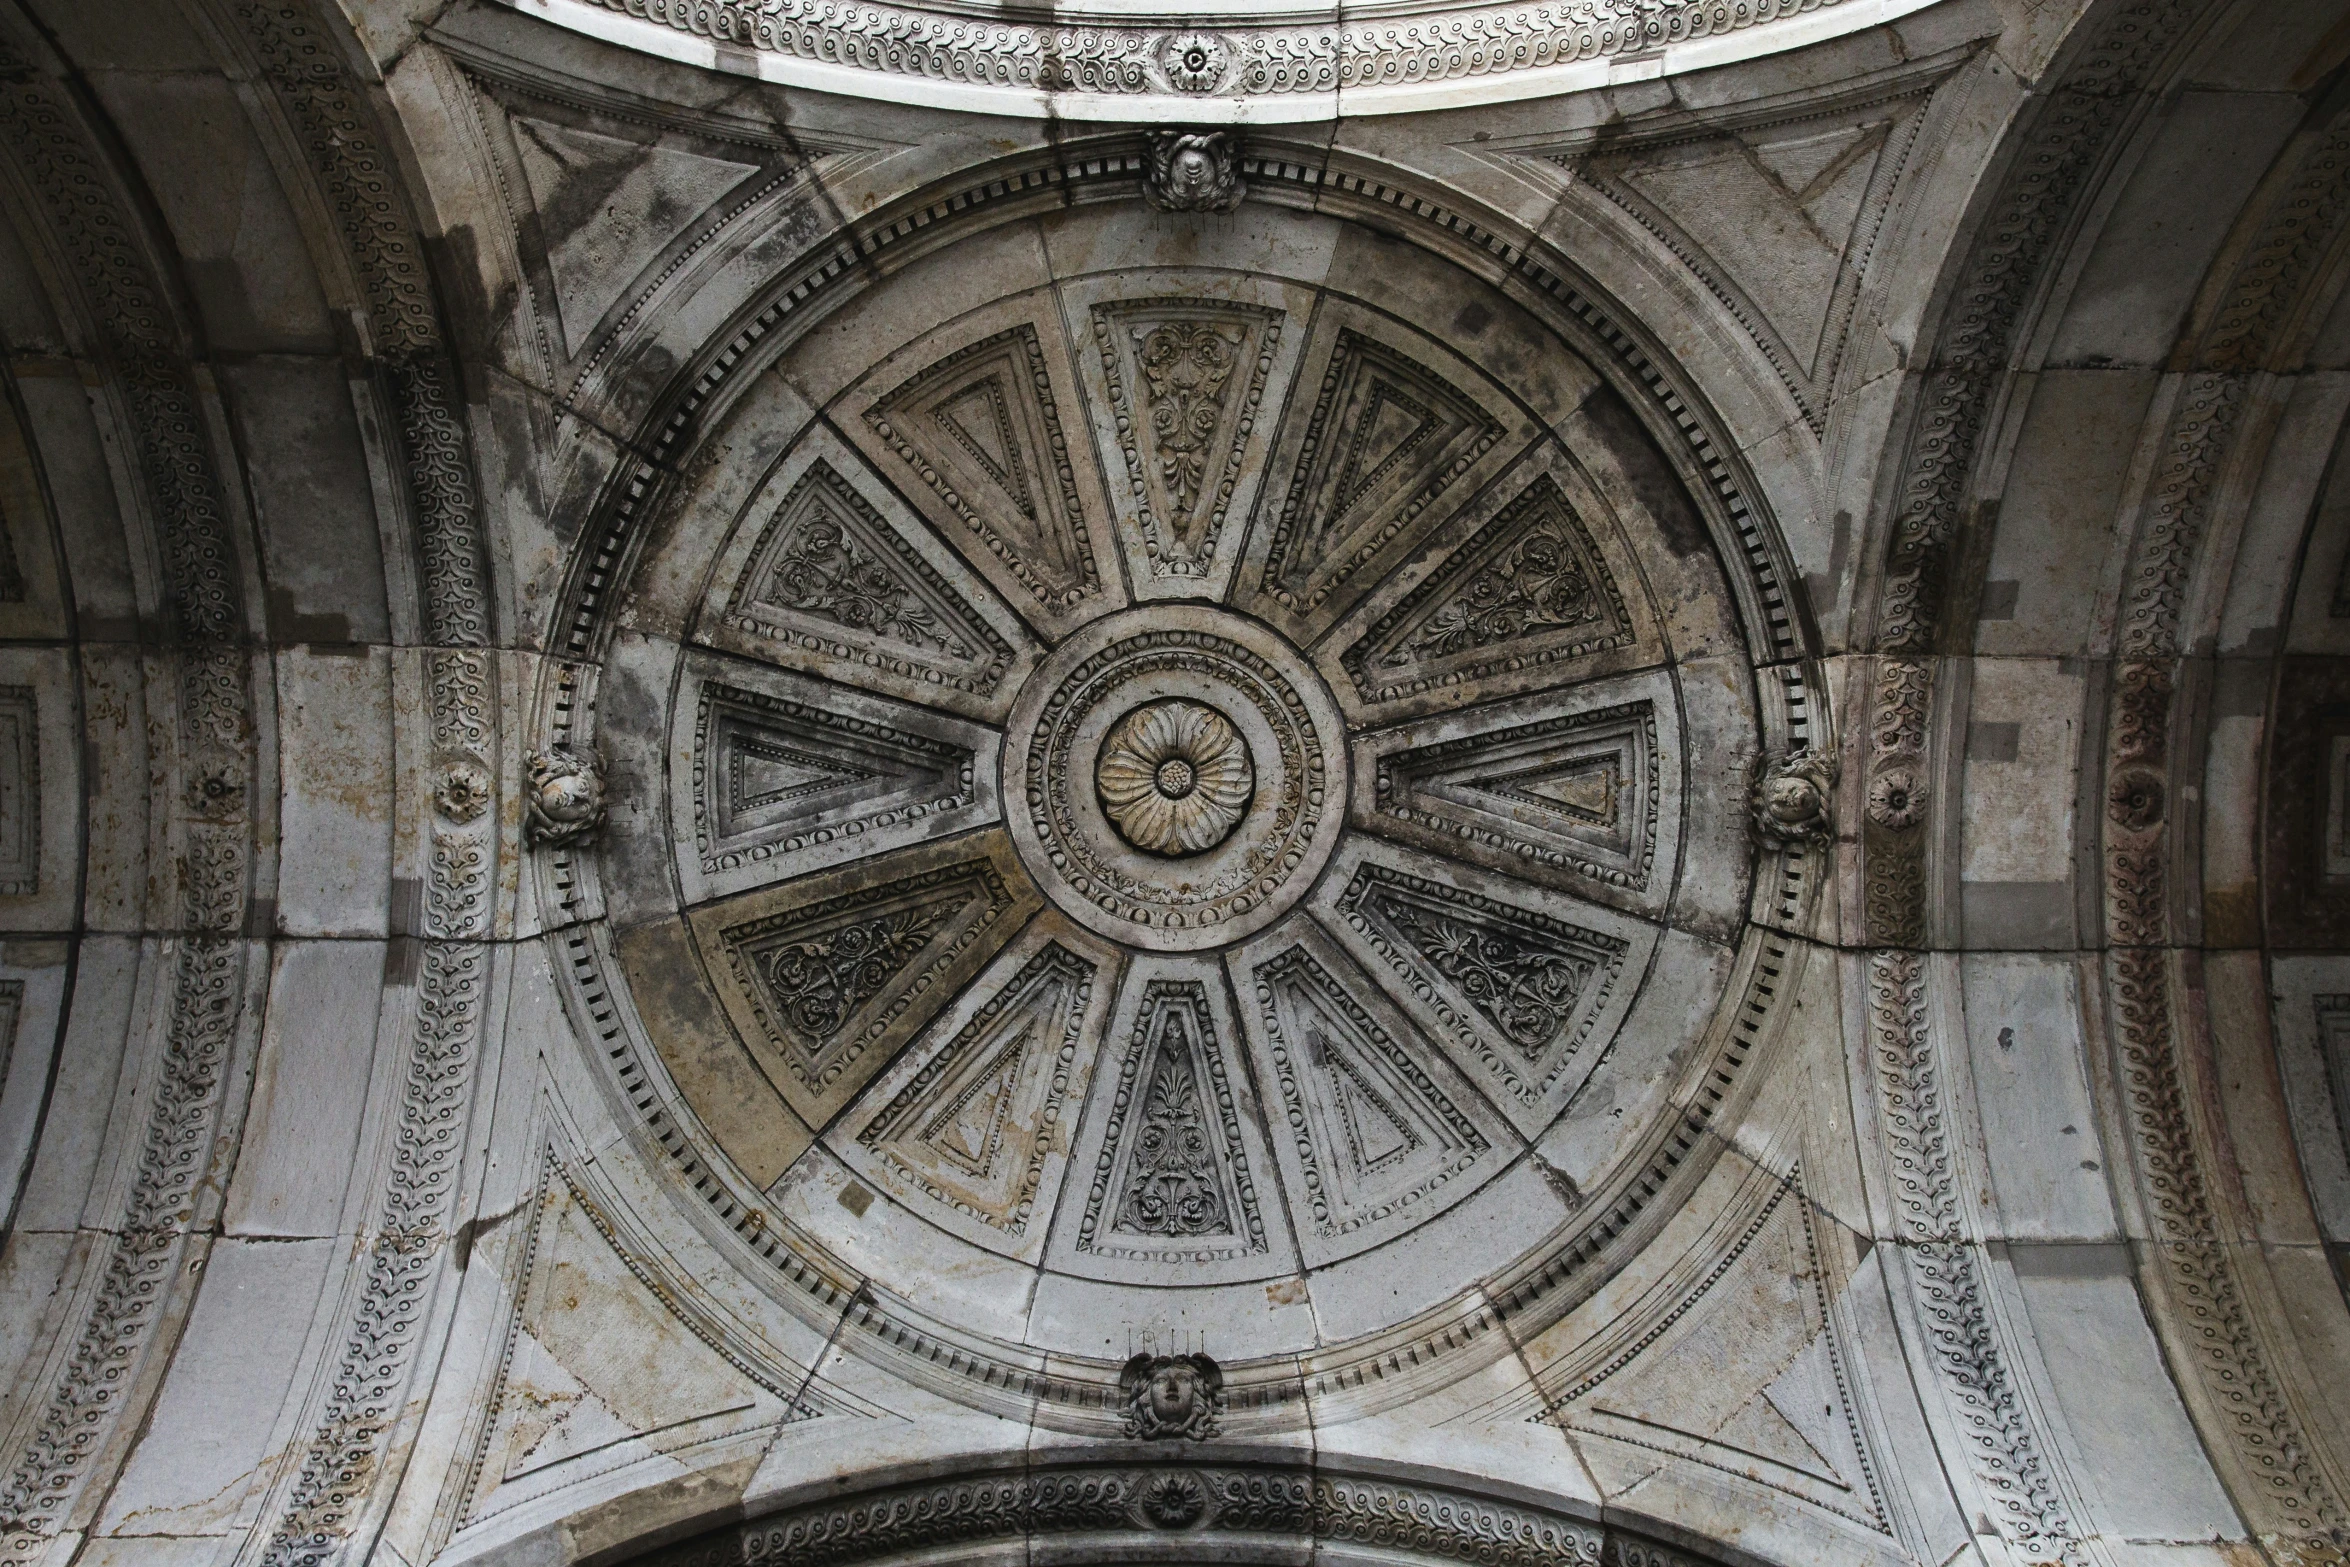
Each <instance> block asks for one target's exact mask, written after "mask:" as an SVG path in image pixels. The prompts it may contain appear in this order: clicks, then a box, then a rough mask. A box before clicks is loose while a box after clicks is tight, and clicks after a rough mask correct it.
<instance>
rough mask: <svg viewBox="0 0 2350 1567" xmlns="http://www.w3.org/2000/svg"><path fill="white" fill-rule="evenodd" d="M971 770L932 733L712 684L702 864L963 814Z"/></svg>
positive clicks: (702, 765) (704, 721)
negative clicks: (811, 837) (803, 839)
mask: <svg viewBox="0 0 2350 1567" xmlns="http://www.w3.org/2000/svg"><path fill="white" fill-rule="evenodd" d="M973 768H974V757H973V754H972V751H971V748H970V747H968V746H962V745H956V744H953V743H952V742H950V741H947V740H942V739H940V738H938V737H937V736H935V735H931V734H925V733H922V732H920V731H917V730H913V729H906V728H900V727H897V726H895V725H891V724H885V723H880V722H877V721H875V720H873V719H870V718H864V717H860V716H857V715H855V714H852V713H849V712H847V711H845V710H843V709H842V708H841V707H829V708H828V707H824V706H819V705H817V704H815V703H811V702H799V701H793V700H791V699H789V698H787V697H782V696H774V695H769V694H768V693H765V692H760V691H749V690H744V689H741V688H739V687H735V686H729V685H723V684H720V683H719V682H717V681H714V680H713V681H708V682H706V683H704V685H703V687H702V695H701V704H700V715H699V720H698V722H697V724H696V726H695V737H694V761H693V790H694V835H695V840H696V848H697V850H698V851H699V853H700V856H701V867H702V869H703V870H704V871H717V870H722V869H726V868H728V867H730V866H732V865H735V864H737V863H740V861H741V860H742V858H743V856H744V855H745V853H746V852H753V851H755V850H756V849H759V848H767V847H771V846H773V845H774V844H775V842H776V841H777V840H781V841H783V842H786V843H788V842H791V841H793V840H795V839H796V838H798V837H799V836H802V835H805V834H809V833H815V832H823V833H828V834H833V835H839V836H849V835H854V834H857V833H861V832H866V831H869V830H871V829H873V828H875V827H878V826H881V825H884V824H887V823H893V822H896V821H898V820H900V819H901V818H904V817H906V816H907V815H909V814H910V813H912V814H921V815H934V814H937V813H940V812H944V811H950V810H954V809H957V808H959V807H963V806H968V805H969V804H971V803H972V801H973V800H974V799H975V798H976V790H977V785H976V780H975V779H974V777H973Z"/></svg>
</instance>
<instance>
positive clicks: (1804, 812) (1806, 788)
mask: <svg viewBox="0 0 2350 1567" xmlns="http://www.w3.org/2000/svg"><path fill="white" fill-rule="evenodd" d="M1835 787H1836V758H1835V756H1834V755H1833V754H1831V753H1829V752H1826V751H1793V752H1790V753H1788V754H1787V755H1784V756H1782V757H1780V758H1779V759H1778V760H1777V761H1775V762H1768V763H1765V764H1764V765H1763V766H1762V767H1761V768H1760V769H1759V770H1758V771H1757V773H1756V775H1755V780H1754V795H1753V799H1752V802H1751V805H1752V810H1753V816H1754V830H1755V834H1756V836H1758V837H1760V838H1761V839H1763V840H1764V841H1765V842H1766V843H1783V844H1791V845H1799V844H1807V843H1824V842H1826V841H1827V840H1829V839H1831V838H1834V837H1835V836H1836V818H1835V812H1834V803H1835V796H1834V790H1835Z"/></svg>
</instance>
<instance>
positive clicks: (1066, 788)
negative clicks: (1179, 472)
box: [1004, 604, 1346, 951]
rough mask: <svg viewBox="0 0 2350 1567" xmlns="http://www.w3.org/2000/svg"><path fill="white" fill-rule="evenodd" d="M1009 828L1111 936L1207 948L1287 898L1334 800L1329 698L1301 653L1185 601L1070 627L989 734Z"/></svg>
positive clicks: (1277, 912)
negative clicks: (998, 747)
mask: <svg viewBox="0 0 2350 1567" xmlns="http://www.w3.org/2000/svg"><path fill="white" fill-rule="evenodd" d="M1004 784H1005V792H1006V795H1007V797H1008V798H1009V799H1010V800H1013V801H1017V802H1019V804H1018V805H1016V806H1015V807H1014V808H1013V809H1012V810H1011V811H1010V812H1009V813H1008V815H1009V817H1010V821H1009V824H1008V825H1009V826H1010V829H1011V833H1012V841H1013V843H1014V844H1016V845H1017V846H1018V848H1019V851H1020V854H1021V857H1022V859H1023V860H1025V861H1026V862H1027V864H1028V868H1029V870H1030V872H1031V873H1032V874H1034V875H1035V877H1036V879H1037V882H1038V884H1039V885H1040V886H1042V887H1043V888H1044V890H1045V893H1046V895H1047V896H1049V897H1050V898H1052V900H1053V901H1054V902H1055V903H1056V904H1058V905H1060V907H1061V908H1062V909H1063V910H1065V911H1066V912H1067V913H1068V914H1070V915H1071V916H1072V917H1073V918H1075V919H1077V920H1079V921H1081V922H1082V923H1084V924H1085V925H1087V926H1089V927H1091V928H1092V929H1094V930H1096V931H1098V932H1100V933H1101V934H1103V935H1106V936H1110V937H1113V938H1114V939H1116V940H1119V941H1123V942H1127V943H1129V944H1132V945H1135V946H1139V947H1148V948H1156V949H1159V950H1162V951H1196V950H1198V949H1201V948H1205V947H1216V946H1222V945H1224V944H1225V943H1227V942H1231V941H1237V940H1239V939H1240V938H1241V937H1243V936H1247V935H1250V934H1252V933H1254V932H1256V931H1258V930H1262V929H1263V928H1264V927H1265V926H1266V925H1268V924H1270V923H1271V922H1272V921H1273V920H1275V919H1277V918H1279V917H1280V916H1281V915H1282V914H1283V913H1284V912H1286V911H1287V910H1288V909H1289V908H1290V907H1291V906H1292V905H1294V904H1295V903H1296V902H1297V900H1298V899H1299V898H1300V897H1302V896H1304V894H1305V892H1306V890H1307V889H1308V888H1309V887H1311V886H1312V885H1313V882H1314V878H1315V877H1316V876H1317V875H1319V874H1320V872H1321V869H1322V866H1323V865H1324V864H1325V863H1326V862H1327V861H1328V860H1329V858H1330V853H1331V851H1332V849H1334V848H1335V847H1336V845H1337V842H1338V837H1339V831H1340V829H1341V827H1343V826H1344V824H1345V816H1346V740H1345V730H1344V728H1343V727H1342V725H1341V723H1340V720H1339V715H1338V708H1337V704H1336V703H1335V702H1333V701H1332V700H1331V697H1330V694H1329V692H1328V691H1327V690H1326V689H1325V688H1324V686H1323V684H1322V681H1321V679H1320V677H1319V676H1317V675H1316V674H1315V673H1314V671H1313V669H1312V667H1311V666H1310V665H1308V664H1307V662H1306V660H1305V658H1304V656H1303V655H1302V654H1300V653H1299V652H1298V651H1297V649H1296V648H1295V647H1293V646H1291V645H1290V644H1289V643H1288V642H1287V641H1285V640H1283V639H1282V638H1281V637H1279V636H1277V635H1275V634H1274V633H1272V632H1270V631H1268V630H1266V629H1265V627H1264V626H1262V625H1260V624H1258V623H1257V622H1255V621H1251V620H1247V619H1244V618H1242V617H1241V616H1238V615H1234V614H1231V613H1229V612H1227V611H1224V610H1218V609H1210V608H1208V607H1206V606H1204V605H1198V604H1168V605H1159V606H1152V607H1148V608H1143V609H1133V610H1127V611H1125V612H1124V613H1122V614H1117V615H1111V616H1108V617H1106V618H1104V619H1102V620H1099V621H1096V622H1094V623H1093V624H1092V625H1090V626H1088V627H1086V628H1085V629H1084V630H1082V631H1080V632H1078V633H1077V634H1076V635H1074V636H1072V637H1071V638H1069V639H1068V640H1067V641H1066V642H1064V643H1062V644H1061V645H1060V646H1059V647H1058V648H1056V649H1054V650H1053V653H1052V655H1051V656H1050V657H1049V658H1048V659H1047V660H1046V661H1045V663H1044V665H1043V667H1042V668H1040V669H1038V670H1037V672H1036V673H1035V675H1034V676H1032V677H1031V678H1030V679H1029V681H1028V683H1027V685H1026V686H1024V687H1023V688H1022V690H1021V694H1020V698H1019V701H1018V702H1017V703H1016V704H1015V705H1014V707H1013V709H1012V717H1011V722H1010V723H1009V725H1008V726H1007V734H1006V736H1005V746H1004Z"/></svg>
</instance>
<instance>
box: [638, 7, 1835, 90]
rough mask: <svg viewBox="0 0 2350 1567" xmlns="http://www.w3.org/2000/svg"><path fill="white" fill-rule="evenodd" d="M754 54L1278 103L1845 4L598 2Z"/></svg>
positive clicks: (1640, 46) (1731, 27) (904, 74)
mask: <svg viewBox="0 0 2350 1567" xmlns="http://www.w3.org/2000/svg"><path fill="white" fill-rule="evenodd" d="M594 3H596V4H599V5H601V6H603V7H604V8H605V9H607V10H611V11H613V12H616V13H619V14H622V15H626V16H633V17H640V18H643V19H644V20H646V21H650V22H653V23H655V24H656V25H661V26H666V27H670V28H674V29H677V30H678V31H681V32H686V33H691V34H695V35H697V36H700V37H705V38H709V39H712V40H714V41H717V42H721V43H725V44H731V45H734V46H736V47H740V48H747V49H755V50H759V51H762V52H768V53H774V54H777V55H781V56H785V57H787V58H792V59H801V60H808V61H821V62H824V63H826V64H837V65H840V66H844V67H846V68H849V69H851V70H861V71H869V72H873V73H875V74H876V75H885V76H891V77H901V78H904V79H905V80H907V81H908V82H909V83H922V82H940V83H947V82H953V83H963V82H973V83H981V84H987V85H1000V86H1003V87H1007V88H1013V89H1019V90H1024V91H1032V92H1078V93H1099V94H1108V95H1113V96H1117V97H1135V96H1142V95H1153V94H1180V95H1185V96H1203V95H1209V94H1215V95H1221V96H1227V97H1240V98H1280V97H1285V96H1290V95H1295V94H1304V93H1328V92H1336V91H1340V90H1343V89H1350V88H1351V89H1358V90H1359V89H1363V88H1375V87H1381V86H1387V85H1392V84H1400V83H1435V82H1457V81H1462V80H1469V79H1474V78H1478V77H1486V76H1498V75H1502V74H1504V73H1508V72H1514V71H1526V70H1541V69H1544V68H1548V67H1553V66H1560V65H1569V64H1572V63H1574V62H1576V61H1579V60H1601V59H1606V58H1608V57H1610V56H1614V55H1618V54H1635V53H1643V52H1646V51H1650V50H1658V49H1663V48H1666V47H1668V46H1670V45H1673V44H1678V43H1683V42H1687V41H1690V40H1694V39H1700V38H1720V37H1724V36H1726V35H1729V34H1732V33H1737V32H1743V31H1745V30H1746V29H1748V28H1752V27H1757V26H1761V25H1764V24H1767V23H1770V22H1774V21H1777V20H1779V19H1781V18H1783V17H1792V16H1795V15H1797V14H1799V13H1802V12H1805V11H1813V10H1818V9H1824V8H1826V7H1828V6H1833V5H1835V4H1838V3H1840V0H1753V3H1748V4H1743V5H1741V4H1732V3H1727V0H1662V3H1658V4H1649V5H1642V4H1637V3H1634V0H1571V3H1569V4H1564V5H1561V4H1548V5H1531V4H1528V5H1500V6H1490V7H1487V8H1483V9H1476V10H1470V11H1466V12H1460V11H1445V12H1442V13H1440V14H1438V15H1435V16H1429V17H1426V18H1423V19H1415V21H1414V22H1413V24H1412V25H1407V26H1397V25H1394V24H1393V23H1392V22H1390V23H1385V24H1382V25H1377V26H1374V25H1370V24H1368V23H1365V24H1363V25H1360V26H1352V27H1350V26H1329V25H1323V26H1306V27H1299V26H1266V25H1263V24H1252V23H1246V22H1242V23H1237V24H1236V25H1230V26H1224V27H1212V28H1211V27H1197V28H1188V29H1182V30H1176V31H1162V30H1158V29H1148V28H1139V27H1126V28H1122V27H1088V28H1084V29H1074V28H1066V27H1064V28H1046V27H1038V26H1033V25H1019V24H1014V25H1004V26H990V27H985V28H975V27H972V26H970V25H969V23H968V22H967V21H966V20H964V19H962V18H959V17H955V16H951V15H948V14H946V13H943V12H931V11H928V10H925V9H923V8H922V7H919V6H912V5H901V6H883V5H877V6H871V7H861V8H859V9H858V10H856V11H853V12H846V13H843V12H840V11H837V10H833V9H830V8H827V7H824V6H822V5H819V4H817V3H815V0H716V3H714V4H695V5H687V4H683V3H680V0H594Z"/></svg>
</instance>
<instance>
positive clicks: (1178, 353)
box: [1134, 321, 1243, 535]
mask: <svg viewBox="0 0 2350 1567" xmlns="http://www.w3.org/2000/svg"><path fill="white" fill-rule="evenodd" d="M1134 340H1135V349H1136V353H1135V357H1136V359H1137V361H1138V362H1139V363H1140V364H1141V366H1142V378H1143V383H1144V387H1145V389H1146V392H1147V394H1148V396H1149V399H1150V415H1151V442H1152V445H1153V447H1154V449H1155V454H1156V456H1157V457H1158V460H1159V477H1160V478H1161V480H1162V481H1164V483H1165V484H1166V486H1167V493H1168V495H1169V496H1170V498H1172V499H1173V501H1174V503H1175V507H1174V510H1175V516H1174V519H1173V520H1174V523H1175V529H1176V531H1177V532H1178V533H1180V534H1185V535H1188V534H1189V533H1190V531H1191V523H1192V513H1193V511H1194V510H1195V509H1196V508H1197V507H1198V505H1199V497H1200V491H1201V489H1202V488H1203V487H1205V485H1206V482H1207V472H1208V448H1209V447H1210V446H1211V445H1213V444H1214V442H1215V439H1216V429H1217V426H1219V425H1220V424H1222V422H1223V419H1224V393H1225V390H1226V389H1227V388H1228V387H1229V386H1230V385H1231V384H1232V367H1233V366H1234V365H1235V364H1237V363H1239V358H1240V346H1241V343H1242V341H1243V339H1242V338H1241V336H1240V335H1239V334H1238V333H1234V334H1232V335H1230V336H1227V335H1226V334H1225V333H1223V332H1221V331H1219V330H1217V328H1216V327H1215V325H1214V324H1213V323H1211V322H1207V321H1169V322H1165V323H1163V324H1161V325H1159V326H1155V327H1152V328H1151V329H1150V330H1149V331H1148V332H1136V333H1135V334H1134Z"/></svg>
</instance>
